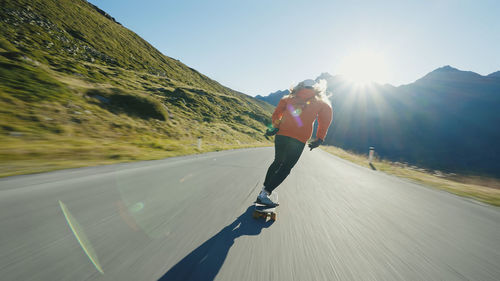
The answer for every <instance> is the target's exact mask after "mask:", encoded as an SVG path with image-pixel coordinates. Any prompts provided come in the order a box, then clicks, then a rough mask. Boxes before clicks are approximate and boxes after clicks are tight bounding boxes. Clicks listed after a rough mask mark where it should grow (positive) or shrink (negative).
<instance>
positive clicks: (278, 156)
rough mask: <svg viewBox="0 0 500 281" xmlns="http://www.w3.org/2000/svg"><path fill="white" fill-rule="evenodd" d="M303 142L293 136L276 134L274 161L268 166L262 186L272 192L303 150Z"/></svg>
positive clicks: (288, 172)
mask: <svg viewBox="0 0 500 281" xmlns="http://www.w3.org/2000/svg"><path fill="white" fill-rule="evenodd" d="M304 146H305V143H302V142H300V141H298V140H296V139H294V138H290V137H286V136H280V135H276V137H275V139H274V162H273V163H272V164H271V166H269V169H268V170H267V174H266V180H265V181H264V186H265V187H266V190H267V191H268V192H272V191H273V190H274V189H275V188H276V187H278V185H280V184H281V183H282V182H283V181H284V180H285V178H286V177H287V176H288V174H290V171H291V170H292V168H293V166H295V164H296V163H297V161H298V160H299V158H300V155H301V154H302V151H303V150H304Z"/></svg>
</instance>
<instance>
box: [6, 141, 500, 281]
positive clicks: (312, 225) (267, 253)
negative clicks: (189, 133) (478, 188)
mask: <svg viewBox="0 0 500 281" xmlns="http://www.w3.org/2000/svg"><path fill="white" fill-rule="evenodd" d="M272 157H273V149H272V148H261V149H246V150H235V151H225V152H216V153H209V154H204V155H196V156H187V157H179V158H171V159H166V160H159V161H146V162H136V163H128V164H118V165H110V166H101V167H92V168H82V169H72V170H63V171H57V172H52V173H45V174H38V175H29V176H19V177H11V178H5V179H1V180H0V280H158V279H161V280H286V281H289V280H500V208H496V207H491V206H485V205H482V204H479V203H477V202H474V201H471V200H467V199H463V198H460V197H457V196H454V195H451V194H448V193H446V192H443V191H438V190H434V189H432V188H428V187H424V186H421V185H417V184H413V183H411V182H409V181H405V180H401V179H398V178H395V177H391V176H387V175H384V174H382V173H379V172H377V171H372V170H369V169H365V168H362V167H359V166H356V165H353V164H351V163H349V162H346V161H344V160H341V159H339V158H336V157H334V156H331V155H329V154H327V153H326V152H323V151H321V150H314V151H312V152H309V151H308V150H307V151H304V154H303V156H302V158H301V159H300V160H299V163H298V164H297V166H296V167H295V168H294V170H292V173H291V174H290V176H289V177H288V178H287V179H286V180H285V182H284V183H283V184H282V185H281V186H280V187H279V188H278V189H277V191H278V193H279V197H280V203H281V206H280V207H278V210H277V211H278V220H277V221H276V222H271V221H267V222H264V221H263V220H254V219H252V217H251V207H250V206H251V204H252V202H253V200H254V199H255V197H256V196H257V193H258V191H259V190H260V188H261V185H262V182H263V177H264V174H265V172H266V169H267V167H268V165H269V164H270V163H271V161H272Z"/></svg>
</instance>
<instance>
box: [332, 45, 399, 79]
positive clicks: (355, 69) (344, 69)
mask: <svg viewBox="0 0 500 281" xmlns="http://www.w3.org/2000/svg"><path fill="white" fill-rule="evenodd" d="M338 74H340V75H342V76H344V77H345V78H346V79H347V80H349V81H351V82H353V83H355V84H357V85H366V84H369V83H371V82H377V83H380V84H384V83H387V82H389V79H390V78H391V77H390V76H391V75H390V72H389V70H388V67H387V60H386V59H385V57H384V56H383V55H382V54H381V53H377V52H374V51H370V50H360V51H356V52H353V53H351V54H349V55H347V56H345V57H344V58H343V59H341V61H340V64H339V67H338Z"/></svg>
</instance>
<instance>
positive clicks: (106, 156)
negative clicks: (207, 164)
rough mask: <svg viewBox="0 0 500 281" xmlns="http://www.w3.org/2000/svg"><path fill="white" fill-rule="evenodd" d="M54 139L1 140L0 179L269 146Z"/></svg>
mask: <svg viewBox="0 0 500 281" xmlns="http://www.w3.org/2000/svg"><path fill="white" fill-rule="evenodd" d="M197 142H198V139H197V138H196V139H180V140H173V139H164V138H163V139H161V138H153V137H148V138H142V139H141V138H138V139H134V140H128V139H122V140H119V139H118V140H117V139H99V138H94V139H91V138H86V139H82V138H79V139H75V138H68V137H63V138H54V139H44V140H26V139H20V138H17V137H0V143H2V147H0V177H7V176H14V175H23V174H32V173H41V172H48V171H53V170H59V169H68V168H77V167H87V166H96V165H106V164H113V163H121V162H132V161H139V160H156V159H163V158H168V157H174V156H182V155H190V154H199V153H205V152H211V151H221V150H228V149H238V148H249V147H261V146H269V143H265V142H252V143H241V142H240V143H238V142H234V143H228V142H221V141H219V140H216V139H204V140H202V145H201V149H198V145H197Z"/></svg>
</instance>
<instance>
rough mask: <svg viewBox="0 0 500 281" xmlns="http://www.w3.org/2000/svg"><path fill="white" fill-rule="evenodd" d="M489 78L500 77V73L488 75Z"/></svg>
mask: <svg viewBox="0 0 500 281" xmlns="http://www.w3.org/2000/svg"><path fill="white" fill-rule="evenodd" d="M488 77H500V71H497V72H493V73H490V74H488Z"/></svg>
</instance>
